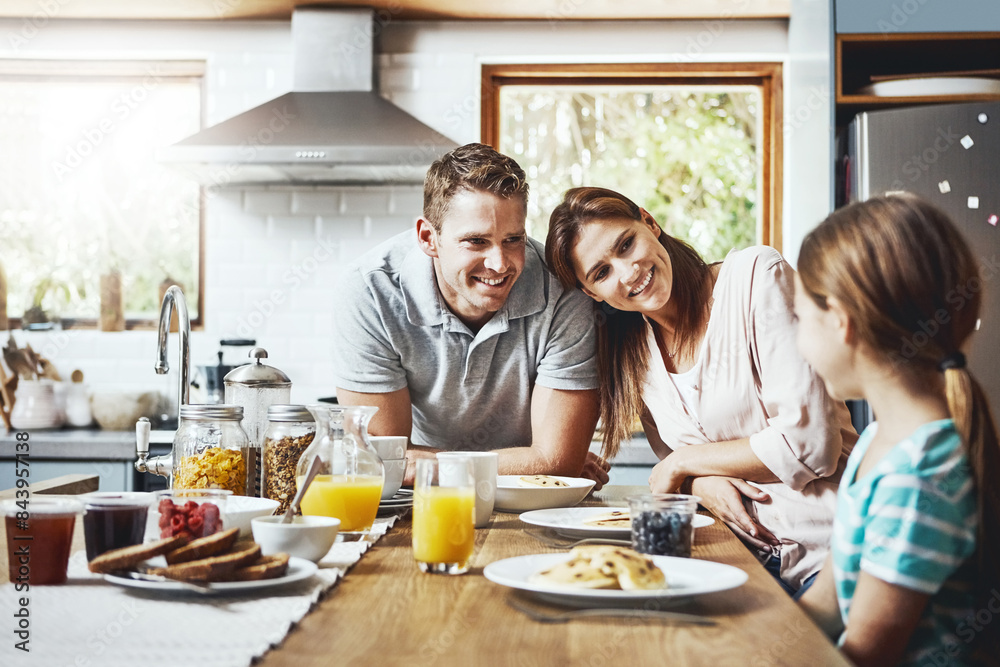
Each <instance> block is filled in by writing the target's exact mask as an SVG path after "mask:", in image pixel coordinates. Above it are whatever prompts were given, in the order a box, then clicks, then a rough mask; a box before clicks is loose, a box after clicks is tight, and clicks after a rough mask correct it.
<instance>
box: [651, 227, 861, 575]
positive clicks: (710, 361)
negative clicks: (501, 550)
mask: <svg viewBox="0 0 1000 667" xmlns="http://www.w3.org/2000/svg"><path fill="white" fill-rule="evenodd" d="M794 275H795V272H794V271H793V269H792V268H791V267H790V266H789V265H788V263H787V262H785V260H784V259H783V258H782V257H781V255H780V254H779V253H778V252H777V251H776V250H774V249H773V248H770V247H766V246H757V247H753V248H747V249H745V250H739V251H732V252H730V253H729V255H728V256H727V257H726V259H725V261H724V262H723V264H722V267H721V269H720V271H719V277H718V279H717V280H716V283H715V288H714V291H713V294H712V296H713V298H714V303H713V304H712V308H711V313H710V316H709V322H708V327H707V330H706V332H705V337H704V340H703V341H702V343H701V349H700V350H699V353H698V361H697V362H696V364H695V366H694V367H693V368H692V369H691V370H690V371H689V372H687V373H683V374H680V375H675V374H671V373H669V372H668V371H667V369H666V367H665V366H664V364H663V358H662V356H661V355H660V353H659V348H658V347H657V344H656V338H655V335H654V333H653V329H652V327H651V326H650V325H649V324H647V341H648V344H649V350H650V355H651V358H650V365H649V372H648V374H647V377H646V383H645V387H644V393H643V401H644V402H645V404H646V406H647V408H648V410H649V412H650V414H651V416H652V418H653V420H654V421H655V423H656V428H657V430H658V431H659V435H660V437H661V438H662V440H663V442H664V443H665V444H666V445H667V446H668V447H670V448H671V449H678V448H680V447H686V446H689V445H698V444H703V443H711V442H722V441H727V440H737V439H740V438H749V439H750V447H751V449H752V450H753V451H754V453H755V454H756V455H757V457H758V458H759V459H760V460H761V461H762V462H763V463H764V465H766V466H767V467H768V468H769V469H770V470H771V471H772V472H774V474H775V475H776V476H777V477H778V478H779V479H780V480H781V482H779V483H774V484H755V486H757V487H759V488H760V489H761V490H763V491H765V492H767V493H768V494H770V496H771V500H770V501H769V502H766V503H758V502H755V501H751V500H745V504H746V506H747V510H748V512H749V513H750V514H751V516H756V517H757V520H758V521H759V522H760V523H761V524H762V525H763V526H765V527H766V528H768V530H770V531H771V532H772V533H774V535H775V536H776V537H777V538H778V539H780V540H781V543H782V544H781V547H780V549H779V550H777V552H778V555H780V558H781V577H782V579H784V580H785V581H786V582H788V583H789V584H791V585H792V586H798V585H800V584H801V582H802V580H803V579H805V577H807V576H808V575H810V574H812V573H813V572H815V571H817V570H818V569H819V567H820V566H821V565H822V562H823V559H824V558H825V556H826V553H827V549H828V545H829V543H830V530H831V527H832V523H833V515H834V511H835V509H836V500H837V483H838V482H839V479H840V474H841V473H842V472H843V469H844V465H845V464H846V462H847V457H848V455H849V454H850V452H851V449H852V448H853V446H854V443H855V442H856V440H857V434H856V433H855V432H854V428H853V427H852V426H851V419H850V413H849V412H848V410H847V406H846V405H845V404H844V403H842V402H840V401H834V400H833V399H831V398H830V397H829V395H828V394H827V393H826V389H825V387H824V385H823V381H822V380H821V379H820V377H819V376H818V375H816V373H815V372H813V370H812V368H811V367H810V366H809V365H808V364H807V363H806V362H805V360H804V359H803V358H802V357H801V356H800V355H799V353H798V350H797V348H796V345H795V320H794V310H793V299H794V294H795V287H794ZM830 476H833V480H834V481H830V480H827V479H824V478H826V477H830ZM741 537H743V538H744V541H745V542H747V544H748V546H751V547H752V548H754V550H755V551H756V552H757V555H758V557H760V558H761V559H762V560H764V559H766V558H767V557H769V556H770V555H771V554H772V553H774V552H773V551H772V550H770V549H766V548H763V547H762V546H761V543H760V542H758V541H757V540H754V539H753V538H750V537H749V536H741Z"/></svg>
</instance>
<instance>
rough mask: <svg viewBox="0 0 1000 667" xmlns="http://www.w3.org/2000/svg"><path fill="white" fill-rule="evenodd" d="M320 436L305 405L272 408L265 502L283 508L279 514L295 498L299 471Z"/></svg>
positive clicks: (265, 454) (264, 479)
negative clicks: (302, 460)
mask: <svg viewBox="0 0 1000 667" xmlns="http://www.w3.org/2000/svg"><path fill="white" fill-rule="evenodd" d="M315 435H316V420H315V419H314V418H313V416H312V414H310V413H309V410H307V409H306V407H305V406H304V405H272V406H270V407H268V409H267V430H266V431H265V433H264V448H263V452H262V459H263V464H262V470H261V490H262V491H263V493H262V495H263V496H264V497H265V498H270V499H272V500H277V501H278V502H279V503H281V505H279V506H278V509H277V510H275V514H282V513H283V512H285V511H286V510H287V509H288V503H290V502H292V498H294V497H295V492H296V490H297V487H296V485H295V470H296V465H297V464H298V462H299V456H301V455H302V452H304V451H305V450H306V449H307V448H308V447H309V443H311V442H312V441H313V437H314V436H315Z"/></svg>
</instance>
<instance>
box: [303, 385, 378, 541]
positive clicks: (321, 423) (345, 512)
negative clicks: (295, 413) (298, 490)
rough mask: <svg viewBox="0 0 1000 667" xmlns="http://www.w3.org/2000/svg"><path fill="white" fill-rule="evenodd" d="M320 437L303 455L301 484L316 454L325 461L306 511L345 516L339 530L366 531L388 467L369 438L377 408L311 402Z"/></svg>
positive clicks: (306, 499)
mask: <svg viewBox="0 0 1000 667" xmlns="http://www.w3.org/2000/svg"><path fill="white" fill-rule="evenodd" d="M309 412H311V413H312V415H313V417H315V419H316V436H315V437H314V438H313V441H312V444H310V445H309V448H308V449H306V451H304V452H302V456H301V457H299V462H298V467H297V469H296V475H295V476H296V480H297V482H298V483H299V484H301V483H302V481H303V479H304V478H305V475H306V471H308V470H309V466H310V464H311V463H312V460H313V458H315V457H317V456H318V457H320V460H321V461H322V462H323V463H322V465H321V466H320V470H319V474H317V475H316V478H315V479H314V480H313V482H312V484H310V485H309V488H308V489H307V490H306V494H305V496H304V497H303V498H302V503H301V505H300V507H301V509H302V513H303V514H318V515H322V516H332V517H336V518H338V519H340V532H342V533H344V532H348V533H350V532H364V531H367V530H369V529H370V528H371V527H372V522H373V521H375V514H376V512H378V504H379V500H380V499H381V496H382V482H383V481H384V479H385V470H384V468H383V466H382V459H380V458H379V455H378V453H377V452H376V451H375V448H374V447H372V444H371V441H370V440H369V439H368V422H369V421H371V418H372V416H374V415H375V413H376V412H378V408H375V407H369V406H353V407H340V406H333V405H310V406H309Z"/></svg>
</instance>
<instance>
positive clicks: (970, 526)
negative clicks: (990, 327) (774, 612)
mask: <svg viewBox="0 0 1000 667" xmlns="http://www.w3.org/2000/svg"><path fill="white" fill-rule="evenodd" d="M977 284H981V283H979V274H978V271H977V268H976V263H975V258H974V257H973V255H972V253H971V251H970V250H969V248H968V246H967V245H966V244H965V242H964V241H963V240H962V238H961V236H960V235H959V232H958V230H957V229H956V228H955V226H954V225H953V224H952V223H951V222H950V221H949V220H948V218H947V217H946V216H945V214H944V213H942V212H941V211H940V210H938V209H937V208H935V207H934V206H932V205H930V204H929V203H927V202H925V201H923V200H921V199H919V198H917V197H915V196H913V195H890V196H885V197H876V198H874V199H870V200H868V201H866V202H864V203H858V204H853V205H851V206H848V207H846V208H843V209H840V210H838V211H836V212H834V213H833V214H832V215H831V216H830V217H829V218H827V219H826V220H825V221H824V222H823V223H822V224H821V225H820V226H819V227H817V228H816V229H815V230H814V231H813V232H812V233H810V234H809V235H808V236H807V237H806V239H805V241H804V242H803V244H802V251H801V253H800V255H799V279H798V281H797V282H796V294H795V312H796V315H797V316H798V319H799V331H798V346H799V350H800V351H801V352H802V355H803V356H804V357H805V358H806V360H807V361H809V362H810V363H811V364H812V366H813V367H814V368H815V369H816V370H817V371H818V372H819V373H820V375H821V376H823V379H824V382H825V383H826V387H827V390H828V391H829V392H830V394H831V395H833V396H835V397H837V398H842V399H843V398H864V399H867V400H868V401H869V402H870V403H871V406H872V408H873V410H874V412H875V415H876V416H877V418H878V421H877V422H875V423H873V424H872V425H871V426H869V427H868V428H867V429H865V431H864V433H863V434H862V435H861V438H860V439H859V441H858V444H857V447H856V448H855V449H854V453H853V454H852V455H851V457H850V459H849V460H848V463H847V469H846V470H845V472H844V477H843V481H842V482H841V486H840V490H839V493H838V500H837V514H836V519H835V522H834V531H833V538H832V545H831V555H830V558H829V559H828V560H827V563H826V565H825V566H824V568H823V570H822V572H821V574H820V576H819V578H818V579H817V581H816V584H815V585H814V586H813V587H812V588H811V589H810V590H809V592H808V593H806V594H805V596H803V598H802V601H801V604H802V606H803V608H804V609H805V610H806V612H807V613H809V614H810V615H811V616H812V617H813V618H814V619H815V620H816V622H817V623H818V624H819V625H820V626H821V627H822V628H824V629H825V630H826V631H827V632H828V633H829V634H830V635H831V636H837V635H840V641H841V644H842V649H843V651H844V653H845V654H846V655H847V657H849V658H850V659H851V660H852V661H853V662H855V663H857V664H859V665H869V664H870V665H887V664H895V663H897V662H901V663H905V664H919V665H952V664H966V663H967V662H970V661H979V660H978V659H977V657H976V656H975V655H974V652H975V650H976V649H977V648H979V650H980V651H981V650H982V645H983V644H984V643H989V642H995V639H994V638H995V637H996V636H997V635H998V634H1000V632H998V631H997V628H995V627H988V626H982V625H979V623H981V621H979V622H977V620H976V611H977V610H979V609H986V608H988V605H989V604H993V605H994V606H995V607H996V609H997V611H1000V605H997V603H1000V599H997V600H991V599H990V596H992V595H996V591H997V576H996V575H997V567H998V560H997V559H998V557H1000V551H998V542H997V540H998V538H997V535H998V533H997V531H998V529H1000V525H998V508H1000V502H998V500H1000V498H998V495H997V492H996V490H995V487H994V489H992V490H991V489H987V486H986V483H985V482H986V478H985V474H986V473H987V471H990V472H992V473H994V474H995V473H996V472H997V471H998V470H1000V450H998V445H997V436H996V429H995V427H994V424H993V421H992V419H991V417H990V413H989V407H988V406H987V404H986V401H985V398H984V396H983V393H982V391H981V389H980V387H979V385H978V384H977V383H976V381H975V380H974V379H973V378H972V376H971V375H970V374H969V371H968V370H967V368H966V366H965V357H964V356H963V354H962V352H961V351H960V349H961V348H962V347H963V345H964V344H965V343H966V342H967V340H968V338H969V336H970V334H972V332H973V330H974V329H975V326H976V321H977V318H978V317H979V307H980V293H979V291H978V290H977V291H976V292H973V291H972V290H970V289H966V288H967V287H969V286H975V285H977ZM991 615H992V614H991ZM996 622H998V621H994V623H996ZM986 655H989V654H983V655H982V656H980V657H985V656H986ZM992 655H993V658H994V659H995V658H996V655H997V654H996V653H995V652H994V653H993V654H992Z"/></svg>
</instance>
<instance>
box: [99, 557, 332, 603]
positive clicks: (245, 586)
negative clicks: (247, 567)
mask: <svg viewBox="0 0 1000 667" xmlns="http://www.w3.org/2000/svg"><path fill="white" fill-rule="evenodd" d="M316 569H317V568H316V563H313V562H312V561H308V560H305V559H304V558H296V557H294V556H292V557H291V558H289V559H288V572H286V573H285V576H283V577H278V578H277V579H261V580H259V581H223V582H219V583H214V584H209V585H208V587H209V588H210V589H211V591H210V594H215V595H227V594H233V593H243V592H245V591H253V590H258V589H262V588H275V587H277V586H284V585H285V584H291V583H294V582H296V581H302V580H303V579H308V578H309V577H311V576H312V575H313V574H314V573H315V572H316ZM104 580H105V581H107V582H108V583H111V584H115V585H117V586H124V587H125V588H141V589H144V590H148V591H157V592H165V593H192V594H194V595H202V593H198V592H197V591H192V590H191V589H189V588H186V587H185V586H184V585H183V584H181V583H178V582H174V581H142V580H139V579H129V578H128V577H119V576H117V575H114V574H106V575H104Z"/></svg>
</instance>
